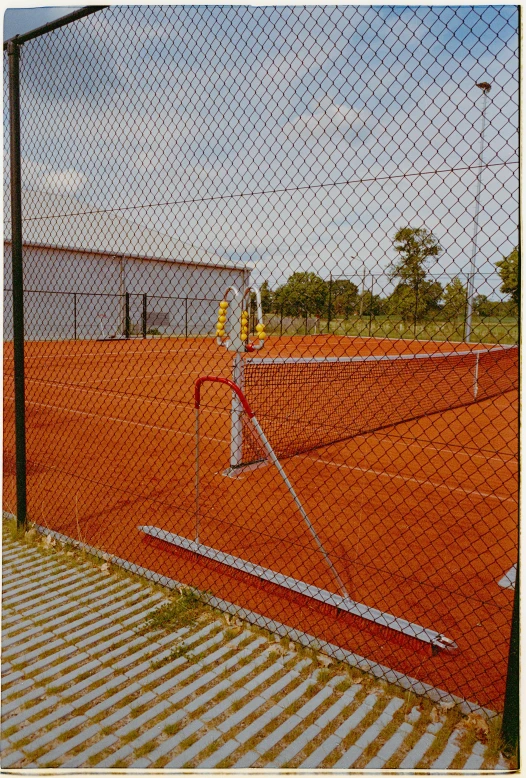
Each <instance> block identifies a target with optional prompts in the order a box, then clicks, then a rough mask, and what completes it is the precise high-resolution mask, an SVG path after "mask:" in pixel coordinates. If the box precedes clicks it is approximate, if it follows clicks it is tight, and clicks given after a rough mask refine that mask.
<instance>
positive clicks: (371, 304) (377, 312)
mask: <svg viewBox="0 0 526 778" xmlns="http://www.w3.org/2000/svg"><path fill="white" fill-rule="evenodd" d="M360 307H361V310H362V315H363V316H381V315H382V314H383V313H385V300H384V299H383V298H382V297H380V295H378V294H371V292H370V291H368V290H365V291H364V293H363V294H362V295H360V298H359V302H358V310H359V309H360Z"/></svg>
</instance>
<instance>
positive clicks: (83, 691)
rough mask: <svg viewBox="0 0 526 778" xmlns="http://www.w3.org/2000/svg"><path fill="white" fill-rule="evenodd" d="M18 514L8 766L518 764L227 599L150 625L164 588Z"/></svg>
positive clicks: (7, 660)
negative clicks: (21, 522)
mask: <svg viewBox="0 0 526 778" xmlns="http://www.w3.org/2000/svg"><path fill="white" fill-rule="evenodd" d="M9 525H10V523H9V522H4V533H3V631H2V650H3V662H2V741H1V752H0V754H1V766H2V768H7V767H12V768H28V767H29V768H31V767H64V768H70V767H100V768H108V767H133V768H141V767H142V768H150V767H157V768H159V767H160V768H163V767H168V768H178V767H179V768H182V767H193V768H203V769H204V768H213V767H225V768H226V767H233V768H249V767H301V768H323V767H333V768H350V767H352V766H353V765H354V766H356V767H360V768H369V769H370V768H376V769H381V768H382V767H384V766H385V765H386V764H387V762H389V767H402V768H408V769H409V768H417V767H419V766H425V767H431V768H433V767H436V768H447V767H449V766H450V765H451V763H452V762H453V761H454V766H455V767H456V768H457V769H461V768H464V769H466V770H468V769H471V770H480V769H497V770H498V769H507V766H506V764H505V763H504V761H503V760H502V758H501V759H500V760H499V762H498V763H497V764H495V759H494V758H493V759H492V758H490V757H488V758H486V757H485V747H484V746H483V745H482V744H481V743H479V742H476V743H475V744H474V745H473V746H472V747H471V748H467V749H466V748H464V749H463V750H462V752H461V753H459V749H460V746H461V743H460V738H461V735H460V734H459V732H458V731H457V730H453V731H451V725H450V724H448V722H447V718H446V717H443V718H442V720H441V721H438V722H436V723H432V722H431V720H430V719H429V713H427V714H426V713H420V711H419V709H418V708H417V707H413V708H412V709H408V708H407V705H405V704H404V698H403V696H402V693H401V692H400V696H396V693H395V692H394V691H393V688H394V687H387V686H386V685H385V684H383V685H382V684H381V683H378V682H376V681H374V679H371V680H370V682H369V683H366V684H364V685H362V684H360V683H358V682H356V680H354V682H353V681H352V680H350V677H349V675H348V674H347V668H346V667H345V666H342V665H340V666H337V665H334V666H333V667H332V668H330V669H324V668H323V667H322V666H320V665H319V664H318V663H317V661H316V660H315V659H314V658H313V657H311V656H309V657H306V656H305V655H301V653H300V654H298V653H297V652H296V650H295V647H294V646H293V645H292V644H287V646H285V647H283V645H282V644H281V643H279V642H277V640H276V641H275V642H274V640H273V637H272V636H270V638H269V637H268V636H266V635H263V633H262V632H261V631H258V630H254V629H252V628H249V627H248V626H247V627H245V626H243V625H241V624H238V625H234V626H233V627H232V626H230V625H229V624H228V623H227V621H226V619H225V617H224V616H222V615H219V614H216V613H215V612H212V611H210V612H208V611H206V612H205V614H204V616H203V617H202V618H201V620H200V621H198V623H196V624H194V625H192V626H189V627H183V628H181V629H179V630H177V631H176V632H172V633H171V634H169V635H165V634H162V633H161V632H151V633H147V634H140V631H139V628H140V627H141V626H142V625H143V624H144V619H145V616H146V614H147V613H148V612H150V611H152V610H154V609H155V608H157V607H158V606H159V605H160V604H162V603H163V602H165V601H167V597H166V596H165V595H164V594H163V593H162V592H160V591H158V590H155V589H154V588H153V587H151V586H150V585H148V584H146V585H143V584H142V582H138V581H137V579H136V578H133V577H122V576H121V577H116V576H113V575H111V574H108V572H105V571H104V570H103V569H101V567H100V566H99V565H98V564H95V563H93V562H91V561H85V562H84V563H79V562H75V561H74V560H72V559H70V558H68V556H67V554H66V553H64V552H63V551H59V552H55V551H54V550H53V549H49V551H44V550H43V549H41V547H39V546H31V545H28V544H25V543H21V542H20V541H17V540H14V539H13V538H12V537H11V535H10V533H9V531H8V530H9ZM448 728H449V729H448ZM440 743H442V744H443V745H442V746H440V747H438V746H439V744H440ZM426 754H428V756H427V760H426ZM430 756H432V761H431V762H430ZM460 762H462V764H461V763H460Z"/></svg>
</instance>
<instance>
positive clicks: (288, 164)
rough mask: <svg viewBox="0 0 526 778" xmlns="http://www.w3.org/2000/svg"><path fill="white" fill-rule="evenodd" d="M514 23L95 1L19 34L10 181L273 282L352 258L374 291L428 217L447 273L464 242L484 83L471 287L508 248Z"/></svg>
mask: <svg viewBox="0 0 526 778" xmlns="http://www.w3.org/2000/svg"><path fill="white" fill-rule="evenodd" d="M51 10H52V9H47V10H46V13H50V12H51ZM54 10H56V9H54ZM64 10H67V12H69V11H70V10H71V9H60V11H64ZM21 13H22V12H21V11H19V12H18V15H21ZM37 16H38V14H37V12H36V11H35V12H34V20H35V25H34V26H38V25H40V24H42V23H43V21H46V19H42V18H38V19H37ZM20 21H21V16H20ZM11 23H12V22H11V20H10V24H11ZM517 23H518V19H517V10H516V8H515V7H514V6H498V5H494V6H475V7H468V6H443V7H440V6H411V7H406V6H396V7H390V6H375V7H371V6H310V7H308V8H305V7H300V6H292V7H291V6H288V7H286V6H281V7H277V8H273V7H247V6H127V7H112V8H109V9H106V10H104V11H102V12H99V13H97V14H93V15H91V16H90V17H88V18H86V19H84V20H82V21H79V22H77V23H75V24H73V25H70V26H69V27H68V28H62V29H61V30H59V31H57V32H56V33H53V34H52V35H47V36H44V37H43V38H41V39H39V40H35V41H30V42H28V43H27V44H25V46H24V58H23V68H22V73H21V83H22V90H23V106H22V107H23V120H24V122H25V128H26V132H25V135H24V138H23V143H22V156H23V175H24V182H25V185H26V186H27V187H29V188H32V189H37V190H39V191H42V192H48V193H53V192H55V193H57V194H61V195H63V194H67V195H70V196H71V207H72V211H71V213H74V212H75V210H78V209H79V208H82V209H83V210H85V209H92V208H105V209H119V214H120V215H121V216H124V217H125V218H127V219H130V220H131V221H133V222H134V223H137V224H138V225H142V224H144V225H147V226H148V227H149V228H154V229H157V230H159V231H163V232H168V233H169V234H173V235H176V236H177V237H178V238H179V239H180V240H183V241H186V242H189V243H192V244H193V245H196V246H200V247H203V248H206V249H208V250H211V251H213V252H215V253H218V254H220V255H222V256H225V257H226V256H228V257H232V258H234V259H241V260H244V261H249V262H251V263H253V265H254V266H255V270H254V272H253V279H254V281H256V282H258V283H261V282H262V281H264V280H267V281H269V283H270V286H271V287H272V288H274V287H276V286H277V285H279V284H280V283H283V282H284V280H285V279H286V278H287V277H288V276H289V275H290V273H291V272H295V271H303V270H309V271H314V272H317V273H319V275H321V276H322V277H324V278H327V277H328V276H329V273H333V274H334V275H344V274H345V275H353V274H361V273H362V272H363V271H364V270H365V272H366V273H367V275H368V277H369V276H370V278H371V280H372V282H373V283H376V288H375V289H374V291H376V292H377V293H379V292H380V291H382V290H383V291H388V283H387V280H386V278H385V275H383V276H382V277H381V275H382V274H385V272H386V271H387V270H388V268H389V267H390V266H391V263H392V261H393V259H394V258H395V255H394V252H393V237H394V234H395V232H396V230H397V229H399V228H400V227H402V226H407V225H409V226H414V227H426V228H427V229H429V230H431V231H432V232H433V234H434V235H435V236H436V237H437V240H438V241H439V242H440V245H441V246H442V249H443V251H442V254H441V256H440V258H439V260H438V261H437V262H436V264H435V265H434V267H433V268H432V272H433V273H434V274H435V275H436V277H438V278H439V279H440V280H441V281H443V282H444V283H446V282H447V279H448V278H449V277H451V276H452V275H454V274H456V273H464V274H465V273H466V271H467V269H468V267H469V263H470V259H471V256H472V253H473V236H474V224H475V222H474V218H475V210H476V202H475V197H476V191H477V183H478V179H477V177H478V173H479V169H480V168H479V167H478V166H479V165H480V145H481V129H482V118H483V117H482V106H483V94H482V92H481V90H480V89H478V88H477V87H476V84H477V83H480V82H481V81H485V82H490V83H491V86H492V88H491V92H490V93H489V96H488V102H487V108H486V113H485V120H486V124H485V144H484V149H483V163H484V166H483V168H482V174H481V176H482V177H481V182H480V183H481V192H480V215H479V220H478V233H477V247H476V252H475V260H476V265H477V270H478V280H477V282H476V283H477V286H478V288H479V290H480V291H483V292H484V293H486V294H488V293H491V292H492V291H493V290H494V289H497V288H498V284H499V278H498V276H496V274H495V266H494V265H495V261H497V260H498V259H500V258H501V257H502V256H503V255H505V254H508V253H509V252H510V251H511V250H512V249H513V247H514V246H515V245H516V242H517V223H518V216H517V174H518V167H517V153H518V152H517V144H518V137H517V124H518V116H517V100H518V95H517V73H518V61H517ZM42 229H43V236H45V224H44V223H43V225H42ZM375 276H377V279H376V281H375ZM492 296H494V295H492ZM497 296H498V295H497Z"/></svg>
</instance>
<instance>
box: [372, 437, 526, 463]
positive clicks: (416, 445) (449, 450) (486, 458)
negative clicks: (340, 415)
mask: <svg viewBox="0 0 526 778" xmlns="http://www.w3.org/2000/svg"><path fill="white" fill-rule="evenodd" d="M392 434H393V433H392V432H386V433H385V435H384V437H385V438H389V436H390V435H392ZM361 437H362V436H361ZM363 437H366V436H365V435H364V436H363ZM389 443H390V445H395V446H404V448H418V449H419V451H423V450H424V449H426V448H430V449H432V450H433V451H443V452H446V453H448V454H454V455H455V456H458V455H459V454H461V455H462V456H465V457H468V459H474V458H475V457H477V458H478V459H483V460H484V462H491V461H492V460H495V461H497V462H502V463H503V464H505V465H507V464H508V463H509V462H513V463H514V464H516V465H518V464H519V462H518V459H517V457H516V456H513V454H510V458H509V459H502V457H498V456H485V455H484V454H482V453H473V454H470V453H469V451H465V450H461V451H455V450H454V449H452V448H448V447H447V446H440V447H439V446H433V445H431V444H430V443H426V442H422V444H420V443H416V442H415V443H404V441H403V440H398V441H397V440H393V439H392V438H390V439H389Z"/></svg>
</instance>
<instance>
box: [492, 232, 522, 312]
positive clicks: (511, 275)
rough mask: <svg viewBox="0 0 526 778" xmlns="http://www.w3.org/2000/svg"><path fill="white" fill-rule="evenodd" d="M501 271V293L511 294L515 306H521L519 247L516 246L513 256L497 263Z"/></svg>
mask: <svg viewBox="0 0 526 778" xmlns="http://www.w3.org/2000/svg"><path fill="white" fill-rule="evenodd" d="M495 265H496V267H498V269H499V276H500V278H501V281H502V286H501V287H500V291H501V292H504V294H509V295H510V296H511V299H512V300H513V302H514V303H515V305H518V304H519V298H520V289H519V247H518V246H516V247H515V248H514V249H513V251H512V252H511V254H509V255H508V256H507V257H503V258H502V259H501V260H500V262H495Z"/></svg>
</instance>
